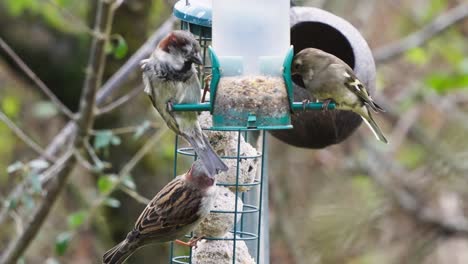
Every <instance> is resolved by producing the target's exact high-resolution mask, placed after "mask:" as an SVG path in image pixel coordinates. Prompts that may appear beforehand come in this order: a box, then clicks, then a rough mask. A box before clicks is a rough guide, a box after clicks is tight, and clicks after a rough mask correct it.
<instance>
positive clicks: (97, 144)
mask: <svg viewBox="0 0 468 264" xmlns="http://www.w3.org/2000/svg"><path fill="white" fill-rule="evenodd" d="M113 136H114V134H113V133H112V131H110V130H102V131H98V132H97V133H96V136H95V137H94V148H95V149H97V150H98V149H102V148H106V147H108V146H109V144H110V143H111V140H112V137H113Z"/></svg>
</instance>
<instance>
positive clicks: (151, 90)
mask: <svg viewBox="0 0 468 264" xmlns="http://www.w3.org/2000/svg"><path fill="white" fill-rule="evenodd" d="M143 83H144V85H145V90H144V92H145V93H146V94H147V95H148V97H149V99H150V100H151V103H152V104H153V106H154V107H155V108H156V102H155V101H154V99H155V96H154V88H153V85H152V84H151V80H150V77H149V76H148V75H147V74H146V72H143Z"/></svg>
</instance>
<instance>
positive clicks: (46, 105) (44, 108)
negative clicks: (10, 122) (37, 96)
mask: <svg viewBox="0 0 468 264" xmlns="http://www.w3.org/2000/svg"><path fill="white" fill-rule="evenodd" d="M32 111H33V115H34V116H35V117H37V118H39V119H48V118H51V117H54V116H56V115H57V114H58V110H57V108H56V107H55V105H54V104H53V103H51V102H47V101H45V102H38V103H36V104H34V106H33V107H32Z"/></svg>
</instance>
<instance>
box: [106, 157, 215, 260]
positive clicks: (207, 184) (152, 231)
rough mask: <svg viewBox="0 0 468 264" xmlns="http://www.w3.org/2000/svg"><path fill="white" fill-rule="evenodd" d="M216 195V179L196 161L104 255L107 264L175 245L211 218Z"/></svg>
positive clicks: (170, 183) (161, 193)
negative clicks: (156, 245)
mask: <svg viewBox="0 0 468 264" xmlns="http://www.w3.org/2000/svg"><path fill="white" fill-rule="evenodd" d="M215 195H216V192H215V178H214V177H211V176H209V175H207V174H206V173H205V171H204V169H203V165H202V164H201V163H200V161H195V162H194V163H193V165H192V167H191V168H190V169H189V171H188V172H187V173H185V174H183V175H180V176H177V177H176V178H175V179H174V180H172V181H171V182H169V183H168V184H167V185H166V186H165V187H164V188H163V189H162V190H161V191H159V193H158V194H156V196H155V197H154V198H153V200H151V202H150V203H149V204H148V205H147V206H146V208H145V209H144V210H143V212H142V213H141V215H140V216H139V217H138V220H137V221H136V223H135V227H134V228H133V230H132V231H130V232H129V233H128V234H127V237H126V238H125V240H123V241H122V242H120V243H119V244H118V245H116V246H115V247H113V248H112V249H110V250H109V251H107V252H106V253H105V254H104V256H103V263H104V264H117V263H122V262H123V261H125V259H127V258H128V257H129V256H130V255H131V254H133V253H134V252H135V251H136V250H137V249H138V248H140V247H143V246H145V245H148V244H151V243H160V242H168V241H172V240H174V239H177V238H179V237H182V236H183V235H185V234H187V233H189V232H191V231H192V230H193V229H194V228H195V227H196V226H197V225H198V224H199V223H200V222H201V221H202V220H203V219H204V218H205V217H206V216H207V215H208V214H209V212H210V209H211V207H212V206H213V202H214V198H215ZM189 243H190V242H189ZM191 245H193V244H191Z"/></svg>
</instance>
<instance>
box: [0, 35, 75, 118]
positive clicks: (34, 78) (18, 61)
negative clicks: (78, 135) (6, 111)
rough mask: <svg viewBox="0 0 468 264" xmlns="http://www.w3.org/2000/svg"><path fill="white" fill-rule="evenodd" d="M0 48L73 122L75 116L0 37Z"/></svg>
mask: <svg viewBox="0 0 468 264" xmlns="http://www.w3.org/2000/svg"><path fill="white" fill-rule="evenodd" d="M0 48H2V49H3V50H4V51H5V53H6V54H7V55H8V56H10V58H11V59H12V60H13V61H14V62H15V63H16V65H18V67H20V69H21V70H23V72H24V73H25V74H26V75H27V76H28V77H29V78H30V79H31V80H32V81H33V82H34V83H35V84H36V85H37V86H38V87H39V88H40V89H41V90H42V91H43V92H44V93H45V94H46V95H47V96H48V97H49V99H50V100H51V101H52V103H53V104H54V105H55V106H56V107H57V108H58V109H59V110H60V111H61V112H62V113H63V114H64V115H66V116H67V117H68V118H70V119H71V120H73V119H74V118H75V115H74V114H73V112H72V111H70V109H68V108H67V107H66V106H65V105H64V104H63V103H62V102H61V101H60V100H59V99H58V98H57V97H56V96H55V94H54V93H53V92H52V91H51V90H50V89H49V87H47V85H45V83H44V82H43V81H42V80H41V79H39V77H37V75H36V74H35V73H34V72H33V71H32V70H31V69H30V68H29V67H28V65H26V63H24V61H23V60H22V59H21V58H20V57H19V56H18V55H17V54H16V53H15V52H14V51H13V49H11V48H10V46H8V44H7V43H6V42H5V41H4V40H3V39H2V38H1V37H0Z"/></svg>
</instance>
